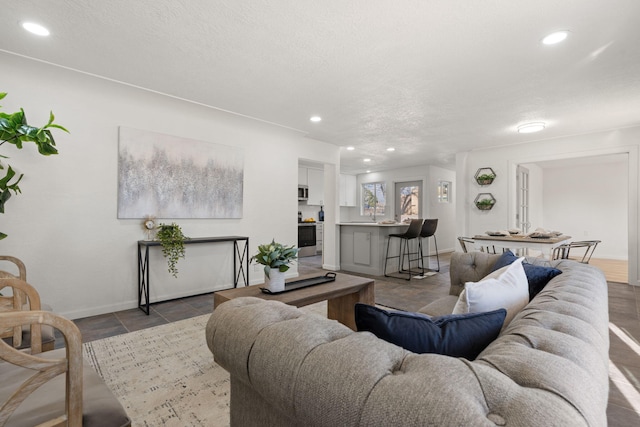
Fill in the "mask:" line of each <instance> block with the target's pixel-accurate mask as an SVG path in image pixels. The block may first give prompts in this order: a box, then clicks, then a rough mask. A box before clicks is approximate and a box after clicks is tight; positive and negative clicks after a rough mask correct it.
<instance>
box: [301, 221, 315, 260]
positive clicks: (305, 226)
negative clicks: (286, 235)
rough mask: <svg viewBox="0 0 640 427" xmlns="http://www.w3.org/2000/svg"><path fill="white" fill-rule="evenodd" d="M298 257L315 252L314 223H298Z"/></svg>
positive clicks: (312, 254)
mask: <svg viewBox="0 0 640 427" xmlns="http://www.w3.org/2000/svg"><path fill="white" fill-rule="evenodd" d="M298 249H299V251H298V257H306V256H314V255H315V254H316V223H315V222H309V223H299V224H298Z"/></svg>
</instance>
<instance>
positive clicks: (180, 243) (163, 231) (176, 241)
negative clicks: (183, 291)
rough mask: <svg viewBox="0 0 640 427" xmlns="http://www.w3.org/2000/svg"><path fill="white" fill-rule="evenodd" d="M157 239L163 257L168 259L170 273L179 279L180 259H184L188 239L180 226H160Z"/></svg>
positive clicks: (174, 224)
mask: <svg viewBox="0 0 640 427" xmlns="http://www.w3.org/2000/svg"><path fill="white" fill-rule="evenodd" d="M156 239H158V240H159V241H160V244H161V245H162V255H164V257H165V258H166V259H167V265H168V266H169V268H168V271H169V273H171V275H172V276H173V277H176V278H177V277H178V267H177V265H178V259H180V258H184V241H185V239H188V237H185V235H184V234H182V229H181V228H180V226H179V225H178V224H176V223H175V222H172V223H171V224H160V225H158V232H157V233H156Z"/></svg>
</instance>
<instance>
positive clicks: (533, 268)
mask: <svg viewBox="0 0 640 427" xmlns="http://www.w3.org/2000/svg"><path fill="white" fill-rule="evenodd" d="M517 259H518V257H517V256H515V255H514V254H513V252H511V251H510V250H507V251H506V252H503V253H502V255H500V258H498V260H497V261H496V263H495V264H494V265H493V267H492V268H491V271H492V272H494V271H496V270H499V269H500V268H502V267H504V266H506V265H509V264H511V263H512V262H514V261H515V260H517ZM522 267H523V268H524V274H525V275H526V276H527V281H528V282H529V301H531V300H532V299H533V297H535V296H536V295H538V292H540V291H541V290H542V289H544V287H545V286H547V283H549V281H550V280H551V279H553V278H554V277H556V276H557V275H558V274H561V273H562V271H560V270H558V269H557V268H553V267H545V266H542V265H533V264H529V263H528V262H526V261H523V262H522Z"/></svg>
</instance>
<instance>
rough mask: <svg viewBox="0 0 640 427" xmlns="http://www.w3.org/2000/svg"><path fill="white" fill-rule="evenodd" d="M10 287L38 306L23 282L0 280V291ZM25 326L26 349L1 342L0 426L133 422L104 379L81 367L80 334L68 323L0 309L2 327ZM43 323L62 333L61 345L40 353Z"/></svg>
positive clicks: (104, 426)
mask: <svg viewBox="0 0 640 427" xmlns="http://www.w3.org/2000/svg"><path fill="white" fill-rule="evenodd" d="M8 286H10V287H12V288H13V289H14V291H15V290H18V291H20V292H21V293H24V294H26V296H27V298H28V299H29V301H30V302H31V303H32V308H34V307H37V306H39V305H40V297H39V295H38V292H37V291H36V290H35V288H33V286H31V285H29V284H28V283H27V282H25V281H23V280H20V279H18V278H4V279H0V289H3V288H6V287H8ZM23 325H27V326H28V327H29V328H30V329H31V336H32V337H33V340H31V343H32V344H33V345H32V347H31V348H30V353H29V352H28V351H26V350H18V349H16V348H14V347H13V346H12V345H9V344H8V343H7V342H5V341H3V340H0V427H4V426H15V427H33V426H37V427H58V426H60V427H62V426H65V427H81V426H85V427H88V426H92V427H116V426H117V427H122V426H130V425H131V420H130V419H129V418H128V417H127V414H126V412H125V411H124V408H123V407H122V405H121V404H120V403H119V402H118V400H117V399H116V398H115V396H114V395H113V394H112V393H111V391H110V390H109V389H108V387H107V386H106V384H105V383H104V381H103V380H102V379H101V378H100V377H99V376H98V374H97V373H96V372H95V371H94V370H93V369H91V368H87V369H83V363H84V359H83V357H82V335H81V334H80V330H79V329H78V327H77V326H76V325H75V324H74V323H73V322H72V321H70V320H68V319H65V318H63V317H61V316H59V315H56V314H54V313H52V312H49V311H42V310H35V309H32V310H12V311H7V312H2V313H0V329H9V330H11V329H13V328H16V327H19V326H23ZM42 325H49V326H51V327H53V328H55V329H57V330H58V331H60V333H61V334H62V336H63V337H64V340H65V344H66V345H65V348H60V349H57V350H53V351H48V352H45V353H42V341H41V339H40V332H39V331H40V328H41V327H42Z"/></svg>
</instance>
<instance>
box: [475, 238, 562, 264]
mask: <svg viewBox="0 0 640 427" xmlns="http://www.w3.org/2000/svg"><path fill="white" fill-rule="evenodd" d="M473 240H474V241H475V248H476V249H477V250H481V249H482V248H483V247H487V246H493V247H494V248H496V249H503V250H505V249H510V250H512V252H514V253H515V250H517V249H531V250H535V251H540V252H541V253H542V257H544V258H546V259H551V255H552V254H553V250H554V249H555V248H557V247H558V246H560V245H562V244H564V243H567V242H568V241H569V240H571V236H566V235H564V234H563V235H560V236H549V237H547V236H545V237H531V236H527V235H524V234H523V235H517V234H515V235H512V234H510V235H504V234H501V235H487V234H479V235H476V236H473ZM496 252H498V251H496Z"/></svg>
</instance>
